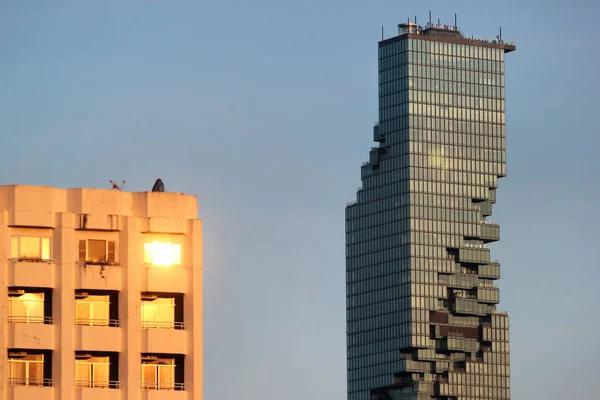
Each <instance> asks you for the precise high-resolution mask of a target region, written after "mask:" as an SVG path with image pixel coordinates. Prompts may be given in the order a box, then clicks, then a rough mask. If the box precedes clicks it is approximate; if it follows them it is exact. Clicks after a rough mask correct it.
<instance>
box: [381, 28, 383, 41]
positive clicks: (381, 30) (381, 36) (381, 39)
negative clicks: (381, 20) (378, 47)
mask: <svg viewBox="0 0 600 400" xmlns="http://www.w3.org/2000/svg"><path fill="white" fill-rule="evenodd" d="M381 41H382V42H383V25H381Z"/></svg>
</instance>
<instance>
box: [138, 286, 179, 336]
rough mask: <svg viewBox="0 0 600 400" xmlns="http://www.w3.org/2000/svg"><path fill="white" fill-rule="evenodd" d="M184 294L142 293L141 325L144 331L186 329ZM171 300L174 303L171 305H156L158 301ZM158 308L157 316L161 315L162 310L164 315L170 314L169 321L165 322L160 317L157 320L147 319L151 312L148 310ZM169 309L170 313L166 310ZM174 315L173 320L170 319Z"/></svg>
mask: <svg viewBox="0 0 600 400" xmlns="http://www.w3.org/2000/svg"><path fill="white" fill-rule="evenodd" d="M183 297H184V296H183V294H176V293H159V294H156V293H142V296H141V303H140V323H141V326H142V329H176V330H183V329H185V323H184V321H183V318H184V313H183V307H184V305H183ZM166 299H169V300H171V301H172V303H171V304H159V303H155V302H156V301H158V300H166ZM147 307H148V308H156V310H155V311H154V313H155V315H157V316H158V315H159V314H160V312H159V311H161V309H162V311H163V314H169V318H168V320H167V321H163V320H161V319H159V318H158V317H157V318H156V319H155V320H148V319H145V315H144V314H145V313H146V312H148V311H149V310H146V308H147ZM167 308H168V311H167V312H165V310H166V309H167ZM171 315H172V318H171V317H170V316H171Z"/></svg>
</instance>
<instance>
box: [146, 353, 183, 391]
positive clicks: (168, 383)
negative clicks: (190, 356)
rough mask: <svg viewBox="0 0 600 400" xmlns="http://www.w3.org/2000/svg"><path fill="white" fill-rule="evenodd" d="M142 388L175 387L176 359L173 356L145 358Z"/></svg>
mask: <svg viewBox="0 0 600 400" xmlns="http://www.w3.org/2000/svg"><path fill="white" fill-rule="evenodd" d="M142 388H144V389H157V390H160V389H175V388H176V385H175V360H174V359H173V358H158V359H155V360H143V361H142Z"/></svg>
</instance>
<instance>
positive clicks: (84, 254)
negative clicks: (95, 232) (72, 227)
mask: <svg viewBox="0 0 600 400" xmlns="http://www.w3.org/2000/svg"><path fill="white" fill-rule="evenodd" d="M90 241H98V242H104V258H105V259H104V260H91V259H90ZM83 244H84V245H85V246H84V247H85V248H82V247H83V246H82V245H83ZM111 244H112V251H111V249H110V247H111ZM111 253H112V257H111ZM111 258H112V259H111ZM117 260H118V259H117V241H116V240H110V239H97V238H85V239H78V240H77V261H78V262H79V263H85V264H97V265H116V264H118V261H117Z"/></svg>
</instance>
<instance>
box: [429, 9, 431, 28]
mask: <svg viewBox="0 0 600 400" xmlns="http://www.w3.org/2000/svg"><path fill="white" fill-rule="evenodd" d="M429 26H431V10H429Z"/></svg>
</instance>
